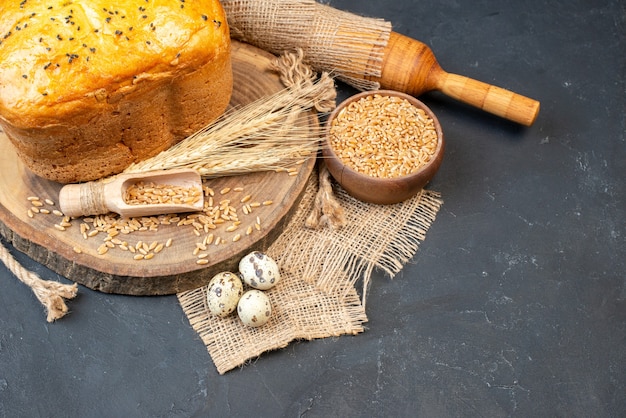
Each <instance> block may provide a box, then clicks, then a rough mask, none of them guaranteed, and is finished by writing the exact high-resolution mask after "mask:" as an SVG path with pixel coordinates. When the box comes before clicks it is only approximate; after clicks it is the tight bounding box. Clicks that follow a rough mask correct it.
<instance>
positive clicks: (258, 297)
mask: <svg viewBox="0 0 626 418" xmlns="http://www.w3.org/2000/svg"><path fill="white" fill-rule="evenodd" d="M237 315H239V319H241V322H243V323H244V325H247V326H249V327H260V326H261V325H265V324H266V323H267V321H269V319H270V316H271V315H272V304H271V303H270V298H269V297H268V296H267V295H266V294H265V293H263V292H262V291H260V290H256V289H252V290H248V291H247V292H246V293H244V294H243V296H242V297H241V299H239V304H238V305H237Z"/></svg>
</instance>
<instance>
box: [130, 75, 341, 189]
mask: <svg viewBox="0 0 626 418" xmlns="http://www.w3.org/2000/svg"><path fill="white" fill-rule="evenodd" d="M334 99H335V89H334V82H333V80H332V78H330V77H329V76H328V75H322V77H320V78H319V79H318V80H316V81H315V82H313V81H311V80H306V81H304V82H301V83H296V84H293V85H291V86H289V87H288V88H285V89H282V90H280V91H278V92H277V93H275V94H273V95H270V96H266V97H262V98H260V99H258V100H256V101H254V102H252V103H250V104H248V105H246V106H243V107H241V108H238V109H234V110H231V111H228V112H226V113H225V114H224V115H223V116H222V117H221V118H219V119H218V120H217V121H215V122H214V123H211V124H210V125H208V126H206V127H204V128H203V129H201V130H200V131H198V132H196V133H195V134H193V135H191V136H190V137H188V138H186V139H184V140H183V141H181V142H179V143H178V144H176V145H174V146H173V147H171V148H169V149H167V150H165V151H163V152H161V153H160V154H158V155H156V156H154V157H152V158H150V159H147V160H144V161H141V162H139V163H136V164H133V165H131V166H130V167H128V168H127V169H126V170H125V172H131V173H137V172H146V171H153V170H164V169H172V168H181V167H186V168H193V169H195V170H197V171H198V172H199V173H200V174H201V175H202V176H203V177H218V176H230V175H238V174H245V173H250V172H255V171H268V170H279V169H285V168H288V167H291V166H293V165H295V164H301V163H302V161H303V160H304V159H306V158H315V156H316V153H317V150H318V148H319V145H320V143H321V137H320V134H319V127H318V125H317V121H315V122H313V121H312V120H311V117H310V112H312V109H313V108H316V109H318V110H319V108H320V103H322V104H323V105H326V106H327V107H328V104H329V103H330V102H331V101H332V104H333V106H334Z"/></svg>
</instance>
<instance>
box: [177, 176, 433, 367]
mask: <svg viewBox="0 0 626 418" xmlns="http://www.w3.org/2000/svg"><path fill="white" fill-rule="evenodd" d="M336 187H337V190H336V192H337V198H338V200H339V201H340V203H341V205H342V206H343V209H344V210H345V212H346V224H345V226H344V227H342V228H341V229H337V230H335V229H331V228H320V229H310V228H307V227H306V226H305V220H306V218H307V216H308V215H309V213H310V212H311V210H312V209H313V207H314V205H315V197H316V193H317V190H318V178H317V176H316V175H313V176H311V179H310V180H309V183H308V184H307V189H306V191H305V193H304V197H303V198H302V201H301V202H300V205H299V207H298V210H297V212H296V214H295V215H294V217H293V218H292V220H291V221H290V223H289V225H288V226H287V228H286V229H285V231H284V232H283V234H282V235H281V236H280V237H279V238H278V239H277V240H276V241H275V242H274V243H273V244H272V246H271V247H270V248H269V250H268V251H267V252H268V254H269V255H271V256H272V257H273V258H274V259H275V260H276V261H277V262H278V264H279V265H280V267H281V274H282V279H281V282H280V283H279V284H278V285H277V286H276V287H275V288H273V289H271V290H270V291H268V296H269V297H270V300H271V302H272V306H273V309H274V312H273V313H272V318H271V320H270V322H269V323H267V324H266V325H264V326H263V327H260V328H248V327H246V326H244V325H243V324H241V322H240V321H239V319H238V318H237V316H236V315H232V316H230V317H228V318H216V317H212V316H210V315H209V313H208V309H207V306H206V286H205V287H202V288H199V289H195V290H192V291H188V292H183V293H179V294H178V295H177V296H178V299H179V302H180V304H181V307H182V309H183V311H184V312H185V314H186V315H187V317H188V319H189V322H190V324H191V326H192V328H193V329H194V330H195V331H196V332H197V333H198V335H199V336H200V338H201V339H202V341H203V343H204V344H205V345H206V347H207V350H208V352H209V354H210V356H211V358H212V360H213V362H214V364H215V366H216V368H217V371H218V372H219V373H220V374H224V373H226V372H227V371H229V370H232V369H234V368H236V367H239V366H242V365H244V364H246V362H247V361H249V360H251V359H253V358H256V357H258V356H260V355H261V354H262V353H264V352H267V351H271V350H276V349H280V348H283V347H285V346H287V345H288V344H289V343H290V342H291V341H294V340H311V339H316V338H326V337H332V336H340V335H346V334H348V335H349V334H352V335H354V334H358V333H361V332H363V330H364V328H363V325H364V323H365V322H367V315H366V312H365V300H366V296H365V294H366V290H367V287H368V285H369V282H370V278H371V274H372V272H373V270H374V269H375V268H377V267H378V268H380V269H382V270H383V271H385V272H387V274H389V275H390V276H393V275H394V274H395V273H397V272H398V271H400V270H401V269H402V267H403V265H404V264H405V263H406V262H407V261H408V260H409V259H410V258H411V257H412V256H413V255H414V254H415V252H416V251H417V249H418V247H419V244H420V242H421V241H423V240H424V238H425V235H426V232H427V230H428V228H429V227H430V225H431V224H432V222H433V221H434V220H435V216H436V214H437V212H438V210H439V208H440V206H441V204H442V201H441V199H440V196H439V194H438V193H436V192H432V191H427V190H424V191H422V192H421V193H420V194H419V195H417V196H415V197H414V198H412V199H410V200H408V201H406V202H403V203H400V204H397V205H391V206H378V205H371V204H366V203H362V202H360V201H358V200H356V199H354V198H352V197H350V196H349V195H347V193H345V192H344V191H343V190H342V189H341V188H339V187H338V186H336ZM360 279H361V280H363V294H362V295H361V297H359V295H358V292H357V291H356V288H355V283H356V282H357V281H358V280H360Z"/></svg>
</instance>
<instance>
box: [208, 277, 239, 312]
mask: <svg viewBox="0 0 626 418" xmlns="http://www.w3.org/2000/svg"><path fill="white" fill-rule="evenodd" d="M241 295H243V284H242V283H241V280H240V279H239V276H238V275H237V274H235V273H231V272H229V271H224V272H221V273H218V274H216V275H215V276H214V277H213V278H212V279H211V281H210V282H209V287H208V290H207V303H208V305H209V312H210V313H211V314H212V315H215V316H219V317H222V318H224V317H226V316H228V315H230V314H231V313H232V312H233V311H234V310H235V309H237V303H238V302H239V298H241Z"/></svg>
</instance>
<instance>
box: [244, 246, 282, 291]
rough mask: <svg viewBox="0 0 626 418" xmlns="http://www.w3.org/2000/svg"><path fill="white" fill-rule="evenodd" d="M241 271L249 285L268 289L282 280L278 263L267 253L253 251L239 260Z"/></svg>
mask: <svg viewBox="0 0 626 418" xmlns="http://www.w3.org/2000/svg"><path fill="white" fill-rule="evenodd" d="M239 273H240V274H241V277H242V279H243V281H244V282H246V284H247V285H248V286H251V287H254V288H255V289H259V290H267V289H271V288H272V287H274V286H276V284H277V283H278V282H279V281H280V270H279V269H278V264H276V261H274V260H273V259H272V258H271V257H270V256H268V255H267V254H263V253H262V252H259V251H253V252H251V253H250V254H248V255H247V256H245V257H244V258H242V259H241V261H239Z"/></svg>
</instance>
